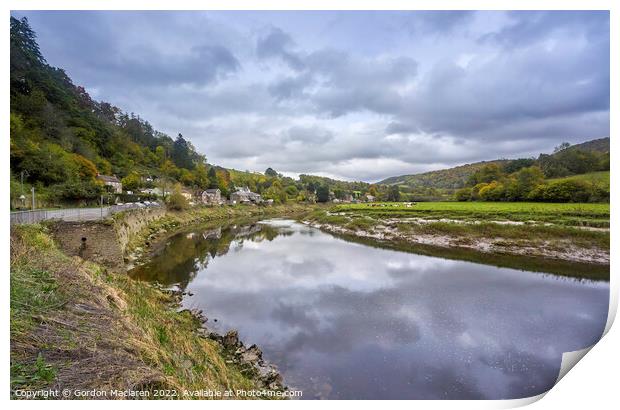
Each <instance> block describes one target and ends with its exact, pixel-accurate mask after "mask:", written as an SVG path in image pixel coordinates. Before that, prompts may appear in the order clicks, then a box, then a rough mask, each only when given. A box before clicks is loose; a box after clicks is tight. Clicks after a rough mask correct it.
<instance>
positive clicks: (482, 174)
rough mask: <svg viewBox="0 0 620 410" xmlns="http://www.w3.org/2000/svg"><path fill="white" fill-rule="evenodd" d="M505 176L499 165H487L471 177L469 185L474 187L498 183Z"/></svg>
mask: <svg viewBox="0 0 620 410" xmlns="http://www.w3.org/2000/svg"><path fill="white" fill-rule="evenodd" d="M503 176H504V173H503V172H502V169H501V168H500V167H499V165H497V164H487V165H485V166H483V167H482V168H480V169H479V170H477V171H476V172H474V173H473V174H471V175H470V176H469V180H468V185H471V186H474V185H476V184H480V183H482V182H484V183H489V182H492V181H498V180H500V179H501V178H502V177H503Z"/></svg>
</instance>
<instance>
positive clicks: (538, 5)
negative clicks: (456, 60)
mask: <svg viewBox="0 0 620 410" xmlns="http://www.w3.org/2000/svg"><path fill="white" fill-rule="evenodd" d="M1 7H2V8H3V9H4V14H3V18H4V20H3V21H2V22H1V23H0V24H1V25H2V27H4V35H3V36H2V39H1V40H0V44H1V47H2V55H3V56H5V58H3V62H4V64H3V66H2V70H3V71H4V72H3V73H2V75H0V78H3V79H4V81H2V83H1V87H2V89H3V94H2V95H3V98H2V99H1V100H0V101H1V103H0V104H1V105H2V110H1V111H0V115H1V120H2V124H3V125H4V127H3V130H4V132H3V133H2V134H4V138H2V141H1V144H2V147H3V148H2V151H3V155H4V159H5V161H6V162H5V164H4V167H3V168H2V175H0V180H1V181H3V182H4V183H6V181H9V172H10V171H9V162H8V161H7V159H8V155H9V138H8V134H9V132H8V131H9V130H8V124H9V105H10V104H9V82H8V81H7V79H8V76H9V75H8V74H9V73H8V71H9V59H8V58H7V56H8V55H9V36H8V32H9V18H8V17H9V11H10V10H48V9H59V10H203V9H206V10H443V9H445V10H466V9H471V10H536V9H542V10H611V73H612V75H611V84H610V87H611V90H612V92H611V106H610V113H611V132H610V137H611V135H613V138H611V155H612V159H613V158H616V153H617V152H618V149H619V144H620V143H619V142H618V141H617V140H616V139H617V138H618V137H617V130H618V121H617V118H615V117H614V114H617V113H618V111H617V108H618V91H619V90H620V88H619V87H618V86H619V84H618V73H620V67H619V65H618V53H619V52H620V44H619V40H620V19H619V17H620V2H618V1H612V0H589V1H575V0H573V1H568V0H565V1H559V0H521V1H518V0H510V1H506V0H503V1H502V0H495V1H491V0H435V1H430V0H429V1H426V2H421V1H411V0H410V1H407V0H382V1H380V0H356V1H341V2H339V3H337V2H335V1H333V0H332V1H329V0H314V1H312V0H302V1H297V2H296V3H295V4H294V5H293V4H292V2H291V1H290V0H289V1H283V0H262V1H252V0H228V1H224V0H217V1H198V0H176V1H174V2H170V1H164V0H151V1H149V0H108V1H103V0H88V1H85V0H56V1H51V0H5V1H3V2H2V6H1ZM611 164H612V166H611V167H612V175H617V173H618V172H620V171H619V170H618V168H619V167H620V165H618V164H617V163H615V162H614V161H611ZM612 181H615V179H612ZM614 188H615V187H614ZM8 192H9V190H8V189H6V185H5V189H2V190H0V196H1V197H2V200H3V203H4V204H8V202H9V195H8ZM611 197H612V200H611V203H612V207H611V209H612V212H611V226H612V232H615V231H614V229H615V227H617V226H618V218H617V215H616V211H615V208H616V207H615V206H614V204H616V203H618V191H617V190H616V189H612V192H611ZM7 208H8V207H7ZM5 209H6V208H5ZM2 218H3V219H2V221H3V223H2V224H0V229H2V233H3V237H4V238H6V239H7V242H8V237H9V215H8V212H5V213H4V214H3V215H2ZM617 253H618V249H617V246H616V243H615V242H613V241H612V247H611V257H612V260H614V261H615V257H616V255H617ZM2 260H3V262H4V263H3V265H4V266H5V271H4V272H5V274H4V275H2V289H4V295H5V296H6V298H3V300H4V301H5V303H4V309H3V315H2V316H1V317H2V319H1V320H2V325H3V328H4V329H5V333H4V334H5V337H4V338H2V341H1V343H2V347H3V352H4V354H5V360H4V361H3V363H2V364H3V368H2V369H1V370H0V378H1V380H2V381H3V383H2V385H4V386H5V390H4V391H3V392H2V394H3V398H4V400H7V401H8V399H9V357H8V353H9V309H8V304H9V295H8V293H9V275H8V271H9V247H8V243H6V245H5V246H4V249H3V252H2ZM613 266H614V265H612V278H611V282H610V285H611V286H610V287H611V301H610V313H609V317H608V322H607V326H606V329H605V332H606V333H607V332H608V331H609V330H610V327H611V324H612V323H613V319H614V318H615V315H616V311H617V306H618V289H619V283H618V282H619V280H618V275H617V274H614V272H613ZM617 346H620V334H619V333H618V330H617V326H616V329H612V331H611V332H609V333H608V334H607V335H606V336H605V337H604V338H603V339H602V340H601V342H599V343H597V344H596V345H595V346H594V347H593V348H592V351H591V352H590V353H589V354H588V359H587V360H585V361H582V362H580V363H579V364H578V366H577V370H575V371H572V372H570V373H569V374H568V375H567V376H566V377H564V378H563V379H562V380H561V381H560V382H559V383H558V385H557V386H556V387H554V388H553V389H552V390H551V391H550V392H548V394H547V395H548V396H549V397H547V398H545V400H541V401H539V402H538V403H536V404H535V405H534V406H535V407H536V408H539V409H545V408H562V409H570V408H573V407H575V408H576V407H584V406H588V407H590V408H609V407H611V403H617V396H618V395H617V393H616V389H617V383H616V382H615V380H617V378H616V377H617V376H616V375H617V369H616V366H617V364H618V363H619V360H618V359H619V357H620V354H619V353H618V349H617V348H616V347H617ZM585 350H586V352H587V351H589V350H590V349H585ZM581 353H584V352H581ZM581 353H580V352H574V353H571V354H566V355H565V360H563V364H562V366H563V368H571V367H572V365H574V364H575V363H576V362H575V358H576V357H579V356H581V355H582V354H581ZM577 361H578V359H577ZM543 396H545V395H544V394H543V395H540V396H537V397H533V398H528V399H520V400H506V401H460V400H459V401H389V402H387V403H385V405H389V406H390V407H398V408H405V407H406V408H411V407H412V406H414V407H418V408H419V407H422V408H511V407H519V406H524V405H527V404H530V403H533V402H536V401H538V400H539V399H540V398H542V397H543ZM142 403H145V404H146V405H148V406H149V407H152V408H153V407H154V408H164V407H166V408H169V406H170V405H171V403H169V402H157V401H149V402H142ZM241 403H249V405H251V406H252V407H256V408H267V407H280V406H295V407H306V408H308V407H314V406H316V404H317V403H316V402H314V401H303V402H290V401H289V402H261V401H251V402H241V401H232V402H223V401H219V402H216V403H215V402H209V403H208V404H206V403H203V402H187V401H186V402H182V405H183V406H187V407H193V408H196V407H197V406H200V407H201V408H204V406H217V407H221V408H229V407H230V406H233V407H237V406H243V404H241ZM375 403H376V404H377V405H382V404H384V403H377V402H372V403H360V402H356V403H354V404H355V405H356V406H359V405H366V404H371V405H375ZM10 404H11V405H12V406H15V407H20V408H21V407H24V406H25V407H29V406H36V405H37V404H40V405H44V406H46V407H49V406H51V407H52V408H56V407H60V406H62V407H63V408H65V407H70V408H77V407H78V406H79V407H82V406H83V405H84V403H83V402H78V401H72V402H58V401H56V402H50V401H48V402H45V403H43V402H26V401H11V403H10ZM109 404H110V403H105V402H97V401H92V402H89V403H88V406H89V407H90V406H92V407H94V408H103V407H107V406H109ZM136 404H139V403H135V402H132V403H128V402H124V403H118V405H119V406H121V407H124V406H135V405H136ZM175 404H177V403H175ZM346 404H347V403H344V402H336V401H331V402H328V403H325V404H322V405H326V406H328V407H332V406H334V407H336V406H338V407H341V406H343V405H346Z"/></svg>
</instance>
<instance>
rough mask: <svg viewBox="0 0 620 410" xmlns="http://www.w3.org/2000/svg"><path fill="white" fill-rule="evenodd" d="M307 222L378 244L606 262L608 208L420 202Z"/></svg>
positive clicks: (322, 213) (343, 210) (354, 208)
mask: <svg viewBox="0 0 620 410" xmlns="http://www.w3.org/2000/svg"><path fill="white" fill-rule="evenodd" d="M306 220H307V221H308V222H309V223H311V224H312V225H314V226H317V227H320V228H322V229H325V230H327V231H330V232H333V233H337V234H342V235H348V236H352V237H357V238H365V239H374V240H379V241H382V242H393V243H398V244H399V246H400V247H401V248H402V246H403V244H409V245H410V246H413V245H426V246H437V247H443V248H451V249H456V248H461V249H469V250H475V251H478V252H485V253H495V254H511V255H524V256H531V257H543V258H553V259H560V260H565V261H574V262H581V263H596V264H602V265H605V264H608V263H609V230H608V227H609V204H544V203H485V202H435V203H433V202H424V203H418V204H416V205H410V206H406V205H405V204H394V203H385V204H354V205H337V206H333V207H331V208H329V209H322V210H317V211H315V212H313V213H312V214H311V215H310V216H308V217H307V218H306Z"/></svg>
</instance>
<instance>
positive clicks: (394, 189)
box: [387, 185, 400, 202]
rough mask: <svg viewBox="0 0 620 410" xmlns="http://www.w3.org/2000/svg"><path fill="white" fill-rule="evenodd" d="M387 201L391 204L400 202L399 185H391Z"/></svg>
mask: <svg viewBox="0 0 620 410" xmlns="http://www.w3.org/2000/svg"><path fill="white" fill-rule="evenodd" d="M387 200H388V201H389V202H398V201H400V189H399V188H398V185H391V186H390V188H389V189H388V194H387Z"/></svg>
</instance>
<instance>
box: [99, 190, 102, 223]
mask: <svg viewBox="0 0 620 410" xmlns="http://www.w3.org/2000/svg"><path fill="white" fill-rule="evenodd" d="M99 205H100V207H101V219H103V195H101V196H100V197H99Z"/></svg>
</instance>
